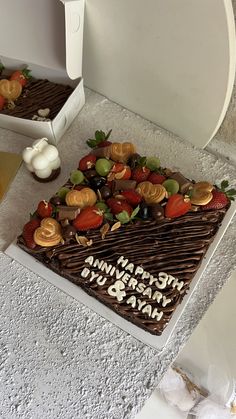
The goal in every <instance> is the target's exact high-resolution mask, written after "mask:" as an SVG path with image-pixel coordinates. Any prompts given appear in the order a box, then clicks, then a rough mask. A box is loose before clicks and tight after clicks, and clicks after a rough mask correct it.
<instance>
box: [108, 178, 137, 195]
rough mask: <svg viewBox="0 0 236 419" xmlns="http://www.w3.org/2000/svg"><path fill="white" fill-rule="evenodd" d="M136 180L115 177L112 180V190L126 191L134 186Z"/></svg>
mask: <svg viewBox="0 0 236 419" xmlns="http://www.w3.org/2000/svg"><path fill="white" fill-rule="evenodd" d="M136 184H137V182H136V180H131V179H130V180H122V179H116V180H114V181H113V182H112V190H113V191H114V192H115V191H128V190H130V189H135V188H136Z"/></svg>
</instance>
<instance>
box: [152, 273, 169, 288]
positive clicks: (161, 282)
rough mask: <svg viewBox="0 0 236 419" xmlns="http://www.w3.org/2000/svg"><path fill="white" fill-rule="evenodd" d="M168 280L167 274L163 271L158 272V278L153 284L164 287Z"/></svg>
mask: <svg viewBox="0 0 236 419" xmlns="http://www.w3.org/2000/svg"><path fill="white" fill-rule="evenodd" d="M167 281H168V275H167V274H166V273H165V272H160V273H159V275H158V280H157V281H156V283H155V285H156V287H157V288H160V289H164V288H166V284H167Z"/></svg>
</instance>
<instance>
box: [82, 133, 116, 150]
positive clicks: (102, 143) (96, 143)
mask: <svg viewBox="0 0 236 419" xmlns="http://www.w3.org/2000/svg"><path fill="white" fill-rule="evenodd" d="M111 132H112V130H111V129H110V131H108V133H107V134H106V133H105V132H104V131H98V130H97V131H95V138H90V139H89V140H88V141H87V144H88V146H89V147H91V148H98V147H106V146H108V145H110V144H111V142H110V141H108V138H109V137H110V135H111Z"/></svg>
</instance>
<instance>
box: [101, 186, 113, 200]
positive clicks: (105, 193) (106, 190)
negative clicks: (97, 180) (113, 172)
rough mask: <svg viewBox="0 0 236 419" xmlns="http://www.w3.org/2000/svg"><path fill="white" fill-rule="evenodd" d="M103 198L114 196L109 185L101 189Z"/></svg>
mask: <svg viewBox="0 0 236 419" xmlns="http://www.w3.org/2000/svg"><path fill="white" fill-rule="evenodd" d="M100 192H101V197H102V199H104V200H106V199H108V198H110V197H111V196H112V192H111V189H110V188H109V187H108V186H103V187H102V188H101V189H100Z"/></svg>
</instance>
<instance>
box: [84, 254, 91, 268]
mask: <svg viewBox="0 0 236 419" xmlns="http://www.w3.org/2000/svg"><path fill="white" fill-rule="evenodd" d="M85 263H88V264H89V265H90V266H92V264H93V256H89V257H87V258H86V259H85Z"/></svg>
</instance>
